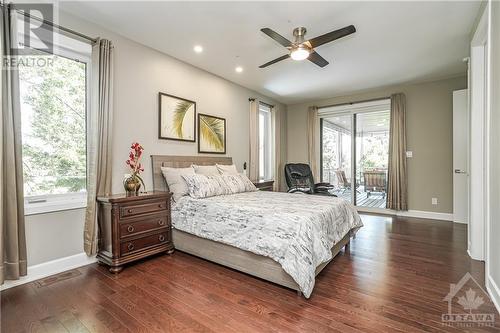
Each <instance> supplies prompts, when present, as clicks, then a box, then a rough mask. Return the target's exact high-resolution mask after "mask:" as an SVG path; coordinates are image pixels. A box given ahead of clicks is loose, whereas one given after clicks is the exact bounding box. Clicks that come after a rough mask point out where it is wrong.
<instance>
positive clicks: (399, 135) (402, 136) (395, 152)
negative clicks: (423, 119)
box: [387, 94, 408, 210]
mask: <svg viewBox="0 0 500 333" xmlns="http://www.w3.org/2000/svg"><path fill="white" fill-rule="evenodd" d="M388 178H389V179H388V183H387V208H389V209H394V210H408V178H407V171H406V98H405V95H404V94H394V95H392V96H391V124H390V139H389V175H388Z"/></svg>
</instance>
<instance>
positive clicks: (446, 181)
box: [287, 76, 467, 213]
mask: <svg viewBox="0 0 500 333" xmlns="http://www.w3.org/2000/svg"><path fill="white" fill-rule="evenodd" d="M466 85H467V84H466V78H465V76H463V77H457V78H452V79H447V80H440V81H435V82H427V83H421V84H414V85H401V86H395V87H389V88H381V89H378V90H372V91H369V92H364V93H360V94H356V95H351V96H344V97H336V98H332V99H328V100H321V101H316V102H310V103H305V104H296V105H289V106H288V122H287V127H288V153H287V157H288V161H289V162H307V137H306V124H307V121H306V120H307V118H306V113H307V107H308V106H310V105H316V106H319V107H321V106H326V105H334V104H341V103H346V102H356V101H362V100H367V99H372V98H380V97H386V96H390V95H391V94H393V93H398V92H402V93H404V94H405V95H406V100H407V132H408V133H407V140H408V144H407V146H408V150H410V151H412V152H413V157H412V158H409V159H408V192H409V193H408V200H409V209H410V210H421V211H429V212H440V213H452V211H453V184H452V181H453V175H452V169H453V165H452V143H453V142H452V140H453V138H452V134H453V133H452V120H453V118H452V112H453V109H452V91H454V90H459V89H464V88H466ZM432 197H436V198H438V203H439V204H438V205H437V206H434V205H432V204H431V198H432Z"/></svg>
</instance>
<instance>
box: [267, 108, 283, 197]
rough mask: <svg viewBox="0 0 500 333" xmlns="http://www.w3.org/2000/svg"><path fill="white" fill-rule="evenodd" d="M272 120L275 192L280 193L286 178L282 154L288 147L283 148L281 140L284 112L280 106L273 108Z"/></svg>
mask: <svg viewBox="0 0 500 333" xmlns="http://www.w3.org/2000/svg"><path fill="white" fill-rule="evenodd" d="M271 115H272V119H273V129H274V140H273V141H274V142H273V149H274V191H280V190H281V188H282V186H281V183H282V181H283V176H284V172H285V171H284V164H283V159H282V158H281V153H282V151H283V150H285V149H286V147H282V144H283V143H284V142H283V140H281V136H282V133H284V127H283V120H284V119H283V111H282V110H281V108H280V107H279V106H274V107H273V108H272V112H271Z"/></svg>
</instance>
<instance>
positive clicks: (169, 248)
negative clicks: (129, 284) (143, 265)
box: [97, 191, 174, 273]
mask: <svg viewBox="0 0 500 333" xmlns="http://www.w3.org/2000/svg"><path fill="white" fill-rule="evenodd" d="M97 201H98V204H99V216H98V221H99V232H100V236H99V243H98V253H97V259H98V260H99V262H101V263H104V264H106V265H109V266H110V268H109V271H110V272H111V273H119V272H121V271H122V269H123V265H124V264H126V263H129V262H132V261H135V260H139V259H142V258H144V257H147V256H150V255H153V254H156V253H160V252H167V253H169V254H171V253H173V252H174V245H173V243H172V231H171V228H172V227H171V223H170V193H168V192H159V191H152V192H147V193H141V194H139V195H135V196H127V195H125V194H118V195H111V196H106V197H98V198H97Z"/></svg>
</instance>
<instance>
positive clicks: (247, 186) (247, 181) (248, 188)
mask: <svg viewBox="0 0 500 333" xmlns="http://www.w3.org/2000/svg"><path fill="white" fill-rule="evenodd" d="M238 176H240V178H241V180H242V181H243V184H245V192H255V191H257V187H255V185H254V184H253V183H252V181H251V180H250V179H248V177H247V175H245V174H244V173H239V174H238Z"/></svg>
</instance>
